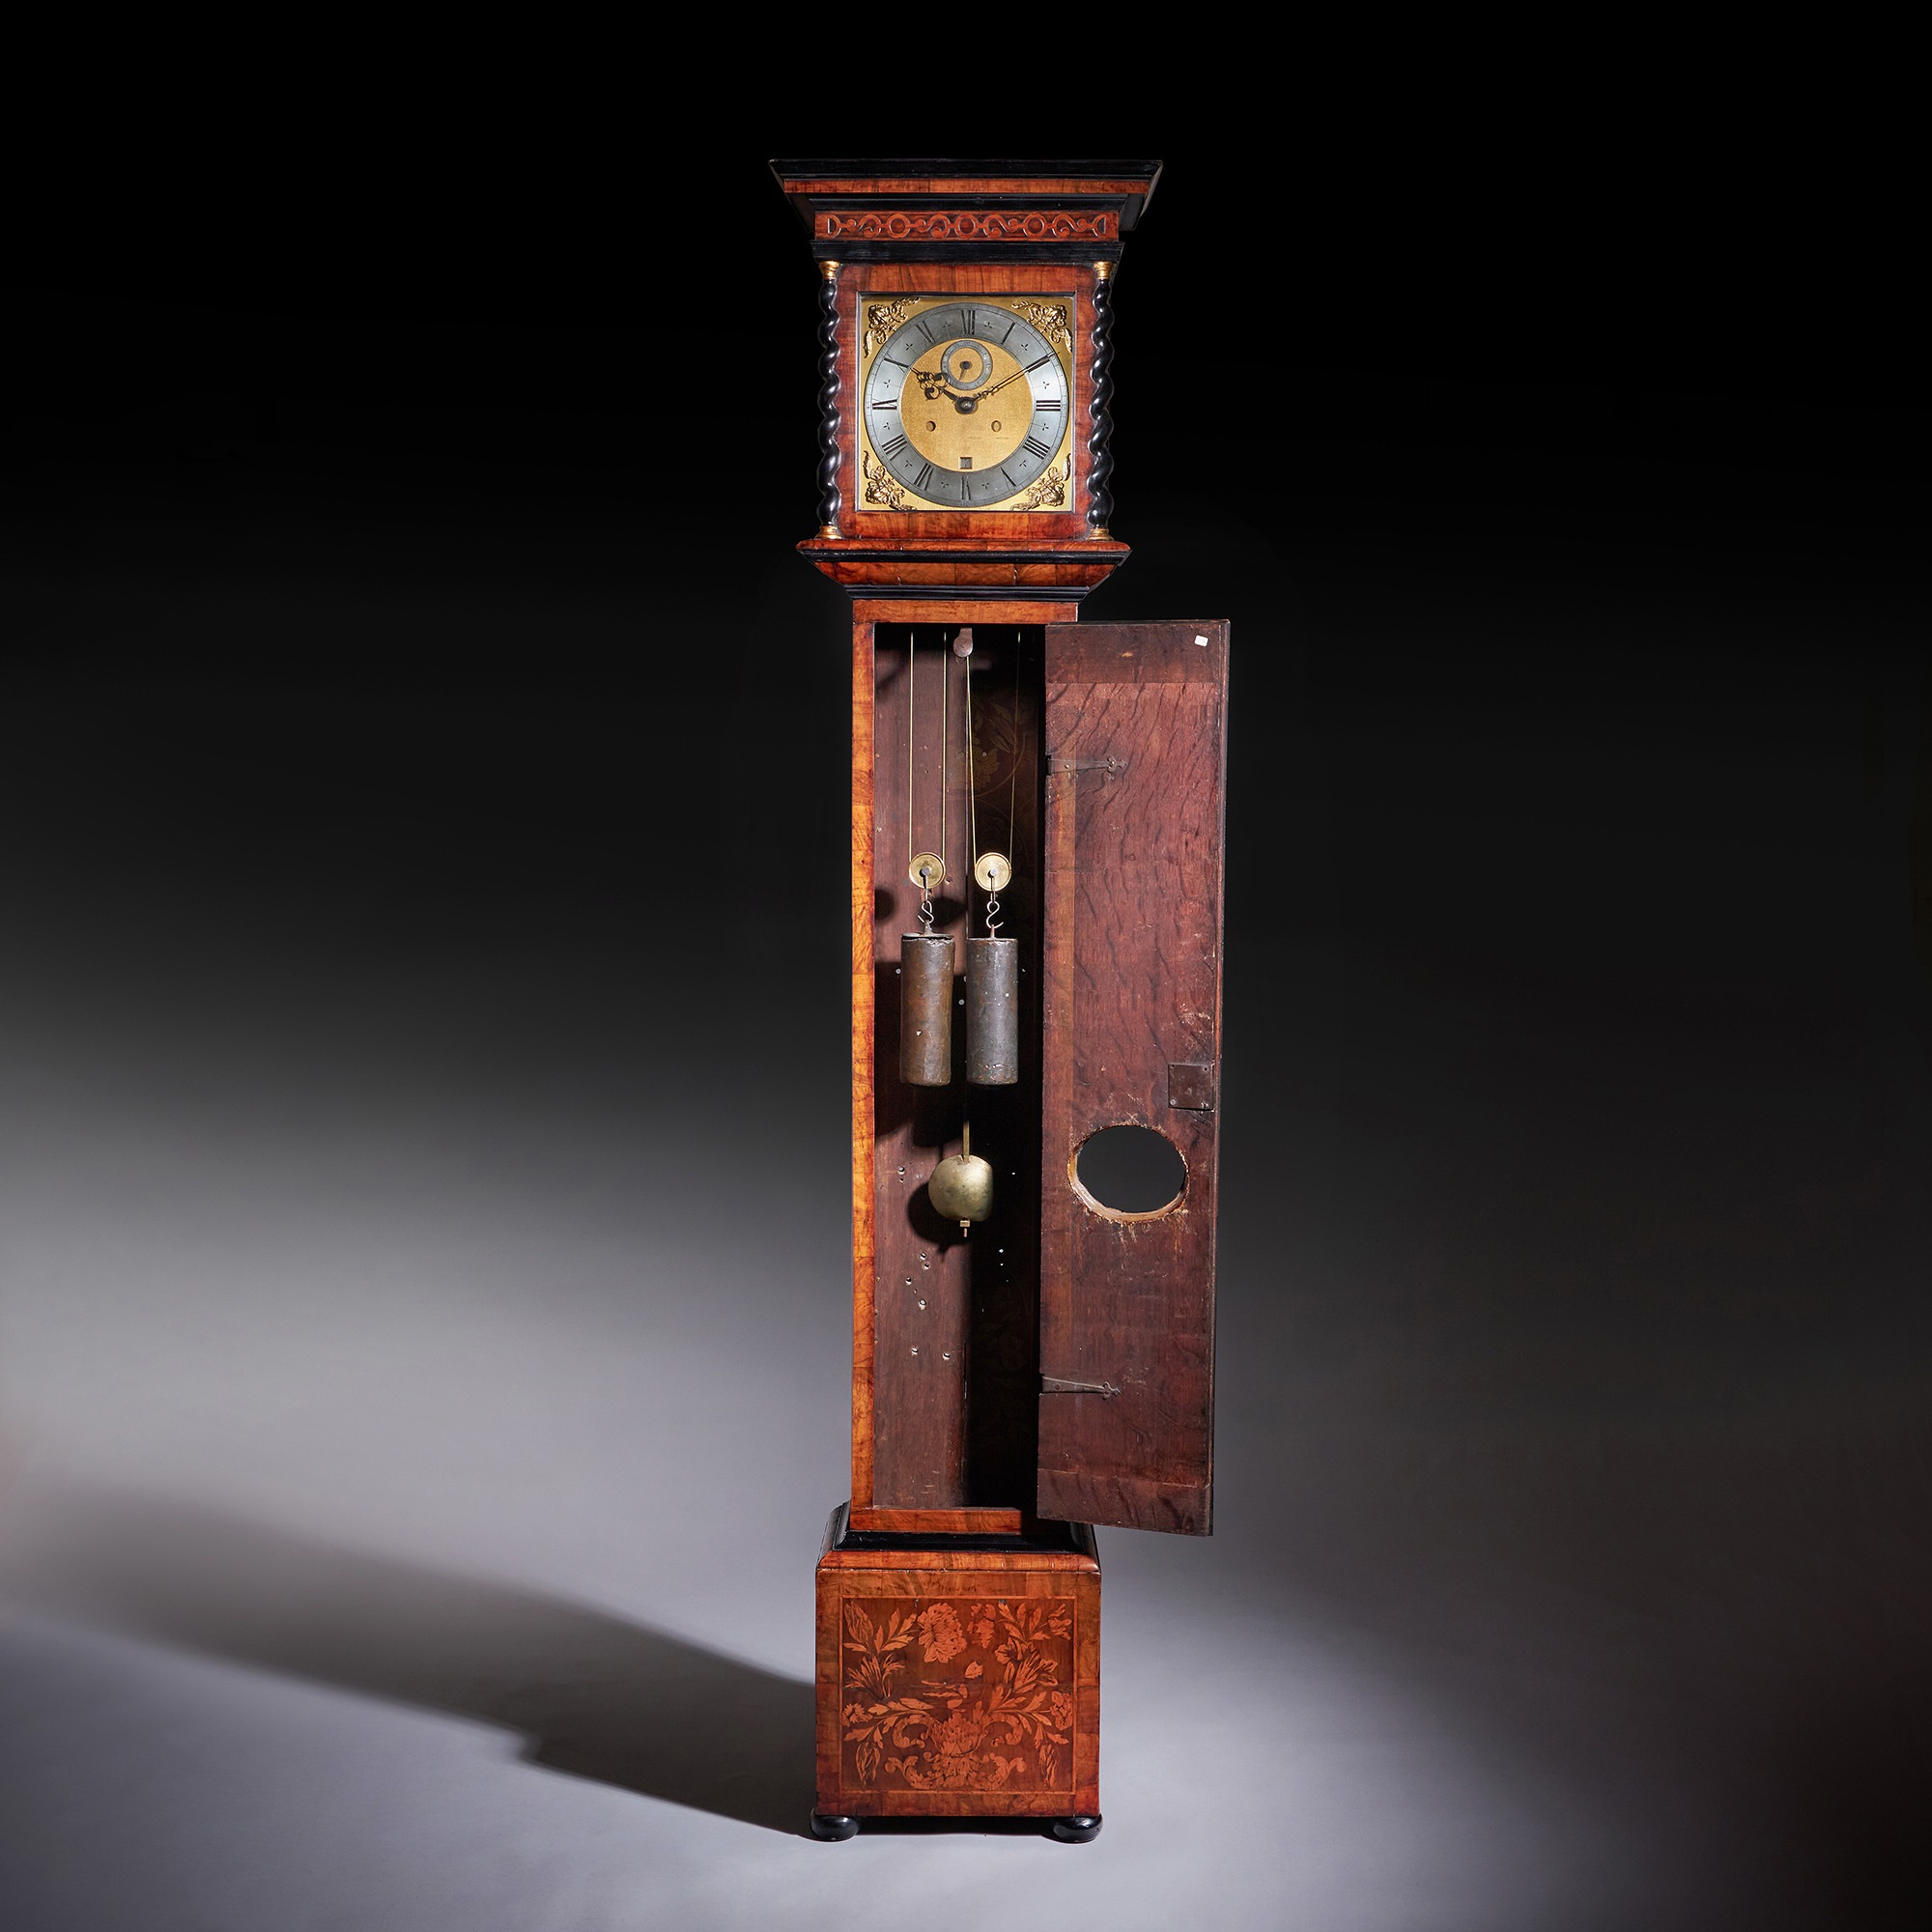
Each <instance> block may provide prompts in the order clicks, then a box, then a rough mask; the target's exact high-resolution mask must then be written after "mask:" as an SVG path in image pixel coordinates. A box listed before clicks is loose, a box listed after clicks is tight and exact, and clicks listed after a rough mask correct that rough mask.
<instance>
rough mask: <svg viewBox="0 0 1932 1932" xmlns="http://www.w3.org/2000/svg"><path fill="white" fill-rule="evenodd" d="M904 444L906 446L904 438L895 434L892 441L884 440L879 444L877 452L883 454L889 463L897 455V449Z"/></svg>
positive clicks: (900, 448)
mask: <svg viewBox="0 0 1932 1932" xmlns="http://www.w3.org/2000/svg"><path fill="white" fill-rule="evenodd" d="M905 446H906V440H905V438H904V437H902V436H895V437H894V438H893V440H892V441H890V442H884V443H881V444H880V445H879V454H880V455H881V456H883V457H884V458H885V459H886V461H887V462H888V463H890V462H892V461H893V459H894V458H895V456H897V455H898V453H899V451H900V450H902V449H903V448H904V447H905Z"/></svg>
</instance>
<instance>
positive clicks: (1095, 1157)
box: [1073, 1126, 1187, 1218]
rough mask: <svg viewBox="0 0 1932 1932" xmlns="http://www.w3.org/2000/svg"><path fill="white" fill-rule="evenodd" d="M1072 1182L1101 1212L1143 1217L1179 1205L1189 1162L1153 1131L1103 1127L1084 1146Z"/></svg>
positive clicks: (1138, 1128)
mask: <svg viewBox="0 0 1932 1932" xmlns="http://www.w3.org/2000/svg"><path fill="white" fill-rule="evenodd" d="M1073 1179H1074V1184H1075V1185H1076V1186H1077V1187H1078V1189H1079V1191H1080V1192H1081V1193H1082V1194H1083V1195H1085V1196H1086V1197H1087V1202H1088V1205H1089V1206H1090V1207H1093V1208H1098V1209H1099V1210H1100V1212H1101V1213H1103V1214H1113V1215H1118V1216H1132V1217H1135V1218H1140V1217H1143V1216H1146V1215H1150V1214H1165V1213H1166V1212H1167V1210H1168V1209H1169V1208H1174V1207H1178V1206H1179V1202H1180V1197H1181V1194H1182V1193H1183V1192H1184V1191H1185V1189H1186V1186H1187V1163H1186V1162H1185V1161H1184V1160H1182V1159H1181V1157H1180V1150H1179V1148H1177V1147H1176V1146H1175V1144H1174V1143H1173V1142H1172V1141H1171V1140H1169V1139H1168V1137H1167V1136H1166V1135H1165V1134H1161V1133H1156V1132H1155V1131H1154V1130H1153V1128H1151V1127H1136V1126H1120V1127H1102V1128H1101V1129H1100V1131H1099V1132H1098V1133H1097V1134H1090V1135H1089V1136H1088V1137H1087V1138H1086V1139H1085V1140H1084V1141H1082V1142H1081V1143H1080V1151H1079V1152H1078V1153H1076V1154H1075V1155H1074V1156H1073Z"/></svg>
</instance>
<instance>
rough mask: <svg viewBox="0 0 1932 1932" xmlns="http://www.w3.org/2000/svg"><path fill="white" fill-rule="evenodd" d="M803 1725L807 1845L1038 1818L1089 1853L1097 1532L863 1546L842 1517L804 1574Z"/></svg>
mask: <svg viewBox="0 0 1932 1932" xmlns="http://www.w3.org/2000/svg"><path fill="white" fill-rule="evenodd" d="M817 1717H818V1806H817V1810H816V1811H815V1812H814V1814H813V1821H812V1830H813V1831H814V1833H817V1834H818V1835H819V1836H840V1837H842V1836H849V1835H850V1833H849V1832H847V1831H844V1830H843V1829H838V1830H834V1829H830V1828H833V1827H838V1828H842V1827H844V1826H845V1825H847V1824H849V1823H851V1821H853V1820H856V1819H862V1818H1042V1819H1047V1818H1050V1819H1054V1820H1056V1821H1058V1823H1057V1824H1056V1826H1055V1828H1054V1835H1055V1836H1057V1837H1063V1838H1065V1839H1067V1840H1068V1842H1071V1843H1084V1842H1086V1840H1087V1839H1089V1838H1092V1837H1093V1836H1094V1834H1095V1833H1097V1832H1098V1831H1099V1810H1100V1788H1099V1770H1100V1559H1099V1556H1098V1554H1097V1553H1096V1551H1095V1549H1094V1532H1093V1531H1092V1530H1091V1529H1090V1528H1088V1526H1087V1525H1086V1524H1084V1523H1053V1522H1036V1521H1032V1520H1029V1521H1028V1522H1027V1523H1026V1524H1025V1525H1024V1527H1023V1529H1022V1532H1021V1533H1020V1534H1018V1535H1011V1536H1007V1535H991V1536H970V1535H969V1536H940V1535H930V1534H926V1535H902V1534H893V1533H888V1532H883V1531H859V1530H853V1529H851V1528H849V1527H848V1511H847V1508H846V1506H845V1505H844V1504H842V1503H841V1504H840V1505H839V1507H838V1509H837V1510H835V1511H834V1512H833V1516H832V1520H831V1522H830V1523H829V1524H828V1525H827V1528H826V1534H825V1547H824V1549H823V1551H822V1553H821V1554H820V1556H819V1560H818V1696H817ZM820 1820H823V1821H824V1823H825V1825H826V1827H827V1828H828V1829H827V1830H824V1831H820V1829H819V1821H820Z"/></svg>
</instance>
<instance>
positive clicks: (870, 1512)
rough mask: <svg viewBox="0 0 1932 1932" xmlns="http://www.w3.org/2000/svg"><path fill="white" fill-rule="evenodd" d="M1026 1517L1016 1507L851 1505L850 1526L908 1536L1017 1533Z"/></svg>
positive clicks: (1012, 1534) (1006, 1534)
mask: <svg viewBox="0 0 1932 1932" xmlns="http://www.w3.org/2000/svg"><path fill="white" fill-rule="evenodd" d="M1023 1520H1024V1519H1023V1517H1022V1515H1021V1513H1020V1512H1019V1511H1018V1510H1016V1509H956V1510H903V1509H861V1508H860V1507H859V1506H858V1504H856V1503H855V1504H854V1505H853V1506H852V1514H851V1518H850V1521H851V1526H852V1527H853V1528H854V1529H858V1530H868V1529H883V1530H888V1531H891V1532H893V1533H894V1534H896V1535H906V1536H1017V1535H1018V1534H1019V1533H1020V1526H1021V1523H1022V1522H1023Z"/></svg>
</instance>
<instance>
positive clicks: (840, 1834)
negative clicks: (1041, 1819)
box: [811, 1811, 1099, 1844]
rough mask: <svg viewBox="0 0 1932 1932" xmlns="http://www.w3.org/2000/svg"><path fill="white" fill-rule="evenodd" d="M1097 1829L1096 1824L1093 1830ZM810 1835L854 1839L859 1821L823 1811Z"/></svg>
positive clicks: (817, 1814) (816, 1813) (816, 1814)
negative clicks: (834, 1815) (836, 1816)
mask: <svg viewBox="0 0 1932 1932" xmlns="http://www.w3.org/2000/svg"><path fill="white" fill-rule="evenodd" d="M1098 1829H1099V1827H1098V1825H1097V1824H1096V1825H1095V1827H1094V1830H1095V1831H1097V1830H1098ZM811 1835H812V1836H813V1837H814V1838H824V1839H826V1840H827V1841H828V1842H830V1843H833V1844H837V1843H838V1840H839V1839H840V1838H856V1837H857V1836H858V1835H859V1821H858V1819H856V1818H828V1817H827V1816H826V1815H825V1813H824V1812H823V1811H814V1812H813V1813H812V1814H811Z"/></svg>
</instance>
